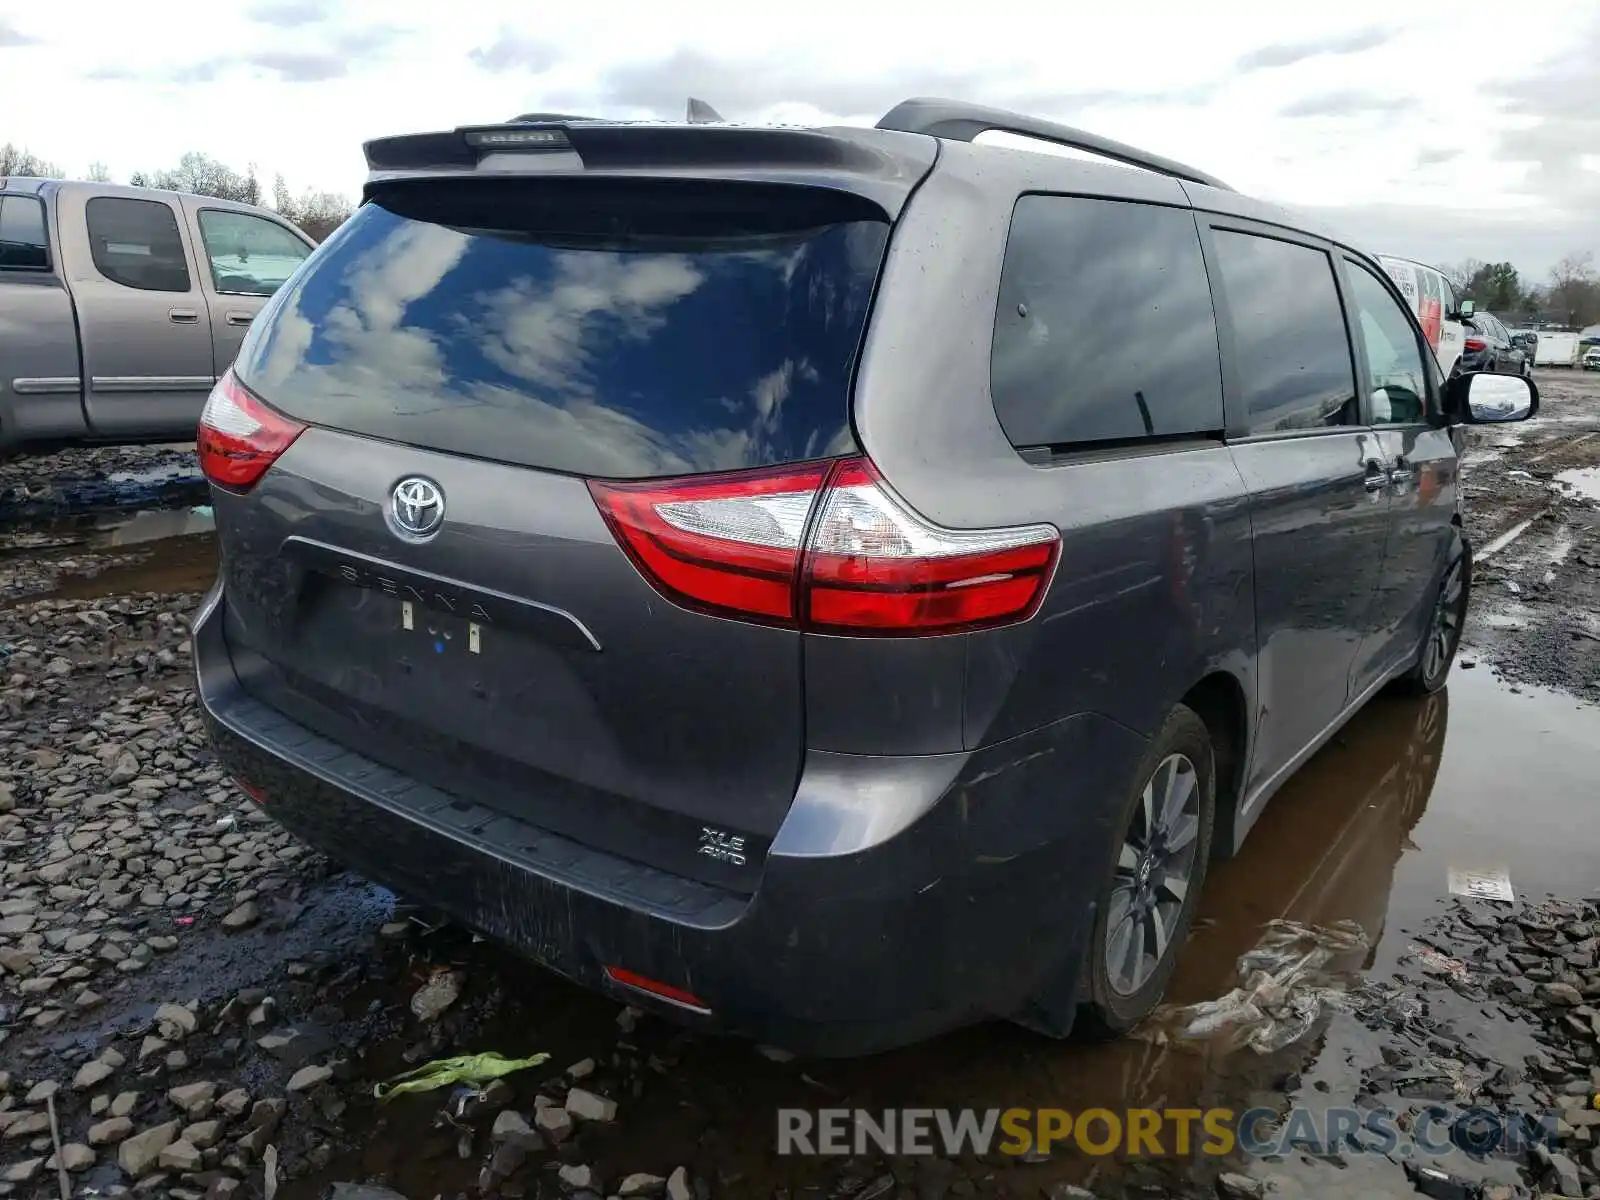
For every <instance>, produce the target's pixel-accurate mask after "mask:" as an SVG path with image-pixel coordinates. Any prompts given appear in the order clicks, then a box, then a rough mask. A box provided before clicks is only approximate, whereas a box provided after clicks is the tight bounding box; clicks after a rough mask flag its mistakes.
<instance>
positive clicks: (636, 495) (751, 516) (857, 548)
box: [589, 458, 1061, 636]
mask: <svg viewBox="0 0 1600 1200" xmlns="http://www.w3.org/2000/svg"><path fill="white" fill-rule="evenodd" d="M589 488H590V491H591V492H592V493H593V495H594V498H595V501H596V502H597V503H598V504H599V506H600V511H601V512H602V513H603V514H604V515H605V517H606V520H607V521H608V522H609V523H610V525H611V528H612V530H613V532H614V533H615V534H616V536H617V539H618V541H619V542H620V543H621V544H622V546H623V548H624V549H625V550H627V552H628V554H629V556H630V557H631V558H632V559H633V561H634V563H635V565H636V566H638V567H639V569H640V571H641V572H642V573H643V574H644V576H645V578H646V579H648V580H649V581H650V582H651V583H652V584H653V585H654V586H655V587H656V588H657V590H659V591H661V592H662V593H663V594H664V595H666V596H667V597H668V598H669V599H672V600H676V601H677V602H679V603H682V604H685V605H687V606H688V607H691V608H697V609H700V610H702V611H709V612H717V613H725V614H727V615H730V616H738V617H743V618H745V619H747V620H750V619H753V620H759V621H765V622H768V623H772V624H782V625H798V626H800V627H802V628H805V629H811V630H815V631H817V632H830V633H841V634H858V635H860V634H874V635H879V636H895V635H899V636H906V635H915V634H931V633H953V632H957V631H965V630H972V629H982V628H988V627H992V626H996V625H1006V624H1011V623H1013V622H1016V621H1022V620H1026V619H1027V618H1028V617H1030V616H1032V615H1033V612H1034V610H1035V609H1036V608H1037V607H1038V605H1039V601H1040V599H1041V598H1042V597H1043V595H1044V591H1045V587H1046V585H1047V584H1048V582H1049V578H1050V572H1051V570H1052V568H1053V567H1054V566H1055V561H1056V556H1057V554H1058V553H1059V550H1060V545H1061V542H1060V537H1059V535H1058V534H1057V532H1056V530H1055V527H1054V526H1051V525H1026V526H1018V527H1011V528H1005V529H981V530H966V529H945V528H943V527H941V526H938V525H934V524H932V523H930V522H928V521H926V520H924V519H923V518H922V517H920V516H919V515H917V514H916V513H915V512H913V511H912V510H911V509H910V508H909V507H907V506H906V505H905V504H904V503H903V502H902V501H901V500H900V499H899V498H898V497H897V496H895V495H894V494H893V493H892V492H891V491H889V489H888V488H887V486H886V485H885V484H884V482H883V480H882V479H881V478H880V477H879V476H878V474H877V472H876V471H875V470H874V469H873V467H872V464H871V463H870V462H868V461H867V460H866V459H865V458H849V459H843V460H841V461H838V462H835V463H833V464H831V466H830V465H829V464H815V465H811V466H805V467H791V468H783V469H780V470H762V471H751V472H738V473H733V474H727V475H715V476H698V477H695V478H692V479H685V480H669V481H666V482H652V483H640V484H634V483H598V482H595V483H591V484H590V485H589ZM813 510H815V516H814V518H813ZM808 522H810V524H809V532H808Z"/></svg>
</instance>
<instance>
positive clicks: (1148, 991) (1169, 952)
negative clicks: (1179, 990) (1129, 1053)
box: [1076, 705, 1216, 1037]
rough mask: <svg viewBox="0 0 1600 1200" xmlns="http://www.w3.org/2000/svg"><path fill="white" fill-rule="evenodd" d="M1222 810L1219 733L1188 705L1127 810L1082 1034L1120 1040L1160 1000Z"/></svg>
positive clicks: (1092, 946)
mask: <svg viewBox="0 0 1600 1200" xmlns="http://www.w3.org/2000/svg"><path fill="white" fill-rule="evenodd" d="M1215 806H1216V761H1215V755H1214V754H1213V751H1212V746H1211V735H1210V732H1209V731H1208V730H1207V729H1206V725H1205V722H1204V721H1202V720H1201V719H1200V718H1199V717H1198V716H1197V715H1196V714H1195V713H1194V711H1193V710H1192V709H1189V708H1187V707H1185V706H1183V705H1179V706H1178V707H1177V708H1175V709H1173V710H1172V713H1171V715H1170V716H1168V717H1167V719H1166V722H1165V723H1164V724H1163V725H1162V727H1161V730H1160V732H1159V733H1157V734H1156V736H1155V738H1154V739H1153V740H1152V741H1151V743H1150V749H1149V750H1148V751H1147V752H1146V754H1145V757H1144V760H1143V761H1142V762H1141V763H1140V766H1139V769H1138V771H1137V772H1136V773H1135V775H1134V783H1133V786H1132V788H1131V789H1130V791H1129V795H1128V797H1127V800H1126V801H1125V802H1124V804H1123V806H1122V809H1121V812H1120V817H1121V823H1120V825H1119V827H1118V828H1119V829H1120V830H1121V832H1120V833H1119V835H1118V838H1117V844H1116V847H1115V849H1114V851H1113V856H1112V860H1111V863H1110V864H1109V868H1108V870H1107V874H1106V879H1105V882H1104V884H1103V885H1102V887H1101V891H1100V898H1099V903H1098V905H1097V906H1096V912H1095V922H1094V930H1093V933H1092V935H1091V937H1090V940H1089V947H1088V954H1087V961H1086V962H1085V964H1084V970H1085V973H1086V978H1085V984H1084V987H1085V1000H1084V1003H1083V1004H1082V1006H1081V1007H1080V1009H1079V1012H1078V1021H1077V1026H1076V1029H1077V1031H1078V1032H1080V1033H1082V1034H1084V1035H1086V1036H1089V1037H1116V1036H1119V1035H1121V1034H1123V1033H1126V1032H1127V1031H1128V1030H1130V1029H1132V1028H1133V1027H1134V1026H1135V1025H1137V1024H1138V1023H1139V1022H1140V1021H1142V1020H1144V1018H1145V1017H1146V1016H1148V1015H1149V1014H1150V1011H1151V1010H1152V1009H1153V1008H1155V1006H1156V1005H1157V1004H1158V1003H1159V1002H1160V1000H1161V997H1162V994H1163V993H1164V992H1165V991H1166V988H1167V982H1168V980H1170V979H1171V978H1172V972H1173V970H1174V969H1175V968H1176V966H1177V963H1178V949H1179V947H1180V946H1182V945H1183V943H1184V940H1185V939H1186V938H1187V937H1188V934H1189V927H1190V925H1191V924H1193V921H1194V910H1195V906H1196V904H1197V903H1198V902H1199V898H1200V889H1201V887H1202V886H1203V885H1204V883H1205V877H1206V865H1207V862H1208V860H1209V859H1210V857H1211V831H1212V825H1213V817H1214V810H1215Z"/></svg>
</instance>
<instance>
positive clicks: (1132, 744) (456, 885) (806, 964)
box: [194, 591, 1144, 1056]
mask: <svg viewBox="0 0 1600 1200" xmlns="http://www.w3.org/2000/svg"><path fill="white" fill-rule="evenodd" d="M223 603H225V601H224V600H223V599H222V597H221V594H220V591H214V592H213V593H212V595H211V596H209V597H208V598H207V600H206V603H205V605H204V606H203V607H202V609H201V611H200V613H199V614H198V615H197V618H196V621H195V631H194V657H195V666H196V671H197V676H198V682H199V695H200V700H201V704H202V708H203V711H204V714H205V717H206V721H207V724H208V727H209V729H210V732H211V736H212V739H213V743H214V745H215V747H216V750H217V753H218V755H219V757H220V758H221V760H222V761H223V763H224V765H225V766H226V767H227V769H228V770H229V771H230V772H232V773H233V774H234V775H235V776H236V777H238V778H239V779H241V780H244V781H247V782H248V783H250V784H251V785H253V786H254V787H256V788H259V789H260V790H261V791H262V792H263V793H264V794H265V796H266V797H267V803H266V811H267V812H268V813H269V814H270V815H272V816H273V817H274V818H275V819H277V820H278V821H279V822H280V823H282V824H283V825H284V826H285V827H287V828H288V829H290V830H291V831H293V832H294V833H296V834H297V835H298V836H300V837H301V838H303V839H304V840H305V841H307V842H309V843H310V844H312V845H313V846H316V847H317V848H319V849H321V850H323V851H325V852H327V853H328V854H329V855H330V856H331V857H333V858H334V859H336V860H338V861H340V862H342V863H344V864H346V865H348V866H350V867H352V868H353V869H355V870H357V871H359V872H361V873H362V874H363V875H366V876H367V877H368V878H371V879H372V880H374V881H376V882H378V883H381V884H384V885H385V886H388V887H391V888H393V889H394V890H395V891H397V892H399V893H401V894H403V895H405V896H407V897H408V898H410V899H413V900H416V901H419V902H422V903H426V904H429V905H432V906H435V907H437V908H439V909H441V910H442V911H444V912H446V913H448V914H449V915H450V916H452V917H453V918H454V919H456V920H458V921H460V922H461V923H462V924H464V925H466V926H468V927H470V928H472V929H475V930H477V931H479V932H482V933H484V934H485V935H487V936H489V937H492V938H495V939H497V940H500V941H503V942H506V943H509V944H510V945H512V946H513V947H515V948H516V949H518V950H520V951H522V952H523V953H525V954H528V955H529V956H531V957H533V958H534V959H536V960H537V961H539V962H540V963H542V964H544V965H545V966H547V967H549V968H551V969H553V970H555V971H557V972H559V973H560V974H563V975H565V976H568V977H569V978H571V979H574V980H576V981H578V982H580V983H582V984H585V985H587V986H590V987H593V988H595V989H596V990H600V991H604V992H608V993H610V994H611V995H613V996H615V997H616V998H617V999H619V1000H626V1001H628V1002H630V1003H637V1004H640V1005H641V1006H642V1007H645V1008H649V1009H653V1010H656V1011H660V1012H663V1013H665V1014H667V1015H670V1016H673V1017H675V1018H678V1019H680V1020H683V1021H686V1022H688V1023H690V1024H694V1025H698V1026H703V1027H706V1028H712V1029H717V1030H722V1031H726V1032H730V1033H735V1034H740V1035H745V1036H749V1037H753V1038H758V1039H760V1040H763V1041H767V1042H771V1043H774V1044H777V1045H782V1046H785V1047H788V1048H790V1049H793V1050H795V1051H798V1052H801V1053H808V1054H817V1055H829V1056H844V1055H855V1054H863V1053H871V1052H874V1051H877V1050H882V1049H888V1048H890V1047H893V1046H896V1045H902V1044H906V1043H909V1042H913V1041H918V1040H921V1039H923V1038H926V1037H929V1036H932V1035H934V1034H936V1033H939V1032H942V1031H944V1030H947V1029H950V1028H954V1027H956V1026H959V1025H962V1024H967V1023H971V1022H974V1021H978V1020H982V1019H985V1018H987V1017H997V1016H1009V1015H1013V1014H1016V1013H1018V1012H1020V1011H1021V1010H1022V1009H1023V1008H1024V1007H1025V1006H1028V1005H1029V1004H1030V1002H1032V1001H1034V1000H1035V999H1036V997H1038V996H1039V994H1040V993H1041V991H1046V990H1047V991H1048V992H1049V994H1050V995H1052V996H1055V997H1058V998H1059V997H1061V996H1070V995H1072V993H1073V989H1074V988H1075V979H1076V964H1077V963H1078V961H1079V959H1080V958H1081V957H1082V945H1083V941H1084V939H1085V937H1086V935H1087V931H1088V929H1089V928H1090V923H1091V919H1092V915H1093V896H1094V894H1095V893H1096V891H1097V890H1098V884H1099V882H1100V880H1101V879H1102V878H1103V873H1104V871H1105V868H1106V864H1107V863H1108V861H1109V855H1110V853H1111V846H1112V841H1113V835H1112V829H1111V827H1112V824H1113V817H1112V813H1113V811H1114V810H1115V809H1116V807H1117V798H1118V797H1120V795H1121V794H1122V792H1123V790H1124V788H1125V786H1126V780H1127V778H1128V776H1129V774H1130V773H1131V771H1132V770H1133V766H1134V764H1135V762H1136V761H1137V759H1138V756H1139V755H1140V753H1142V751H1143V749H1144V745H1143V742H1142V740H1141V739H1140V738H1139V737H1138V736H1137V735H1136V734H1134V733H1133V732H1131V731H1129V730H1127V729H1125V728H1124V727H1122V726H1120V725H1118V724H1116V723H1115V722H1112V721H1109V720H1106V719H1104V718H1101V717H1098V716H1093V715H1084V716H1079V717H1074V718H1070V719H1068V720H1066V721H1063V722H1060V723H1058V724H1056V725H1053V726H1050V727H1047V728H1046V729H1042V730H1038V731H1035V732H1034V733H1031V734H1028V735H1025V736H1023V737H1019V738H1015V739H1011V740H1010V741H1007V742H1005V743H1002V744H1000V745H997V746H992V747H988V748H986V749H984V750H980V751H976V752H973V753H969V754H955V755H932V756H921V757H907V758H899V759H885V758H873V757H868V756H861V755H836V754H819V753H816V752H812V753H810V754H808V755H807V759H806V767H805V770H804V772H803V776H802V779H801V781H800V784H799V787H798V789H797V795H796V799H795V803H794V806H793V808H792V809H791V811H790V813H789V816H788V818H787V820H786V821H785V824H784V826H783V828H782V829H781V830H780V831H779V834H778V836H777V838H776V839H775V841H774V843H773V846H772V849H771V851H770V852H769V853H768V855H767V858H766V861H765V864H764V867H763V872H762V877H761V883H760V885H759V887H758V888H757V890H756V893H755V894H754V895H753V896H746V895H741V894H737V893H733V892H728V891H724V890H721V889H718V888H715V887H711V886H709V885H706V884H703V883H699V882H696V881H693V880H688V879H684V878H682V877H679V876H675V875H670V874H668V873H666V872H663V871H660V870H657V869H655V868H653V867H649V866H646V865H642V864H639V863H635V862H630V861H627V860H624V859H621V858H618V857H615V856H613V855H609V854H605V853H601V852H598V851H595V850H593V849H591V848H588V847H585V846H582V845H580V844H578V843H576V842H572V841H569V840H567V839H565V838H559V837H555V836H553V835H551V834H549V833H547V832H545V831H543V830H540V829H537V828H535V827H533V826H531V825H529V824H527V823H525V822H522V821H518V820H515V819H513V818H511V817H508V816H505V815H503V814H501V813H499V812H496V811H494V810H491V809H488V808H484V807H482V806H480V805H478V804H475V803H474V802H473V800H472V798H471V797H469V796H453V795H448V794H446V793H443V792H439V791H436V790H434V789H432V788H429V787H426V786H423V785H419V784H417V783H416V782H415V781H414V780H411V779H409V778H407V777H405V776H402V775H400V774H399V773H398V772H395V771H392V770H390V769H389V768H387V767H385V766H383V765H381V764H379V763H376V762H374V761H372V760H370V759H366V758H363V757H361V756H358V755H356V754H353V753H351V752H349V751H347V750H345V749H344V748H343V747H341V746H339V745H338V744H336V743H334V742H331V741H329V740H328V739H326V738H324V737H322V736H320V735H319V734H317V733H316V732H314V731H312V730H310V729H307V728H305V727H304V726H301V725H297V724H295V723H294V722H293V721H291V720H289V719H288V718H287V717H285V716H283V715H282V714H281V713H279V712H277V710H275V709H272V708H270V707H268V706H267V705H264V704H262V703H260V702H259V701H257V700H255V699H254V698H252V697H251V696H250V695H249V694H248V693H247V692H246V691H245V690H244V688H243V687H242V686H241V685H240V683H239V680H238V677H237V675H236V674H235V673H234V670H233V665H232V660H231V656H230V654H229V650H228V647H227V644H226V640H225V638H224V635H223V629H222V626H223V621H222V619H221V609H222V605H223ZM607 966H617V967H622V968H625V969H626V970H628V971H632V972H636V973H638V974H641V975H644V976H646V977H648V978H650V979H654V980H659V981H662V982H664V983H667V984H669V985H672V986H674V987H677V988H681V989H684V990H686V991H688V992H691V993H693V994H694V995H695V996H697V997H699V998H700V999H701V1000H703V1002H704V1004H705V1006H706V1007H707V1008H708V1009H709V1010H710V1011H709V1012H700V1011H696V1010H693V1009H689V1008H685V1007H682V1006H679V1005H675V1004H672V1003H671V1002H669V1001H666V1000H659V999H655V998H653V997H651V996H649V995H647V994H644V993H640V992H638V991H635V990H633V989H630V988H625V987H623V986H622V985H619V984H617V983H616V982H614V981H613V980H611V979H610V978H609V976H608V975H607V974H606V971H605V968H606V967H607ZM1051 1015H1052V1018H1053V1020H1052V1023H1053V1024H1054V1025H1056V1027H1058V1028H1059V1027H1061V1026H1062V1024H1063V1023H1064V1022H1065V1021H1069V1020H1070V1007H1068V1008H1067V1009H1066V1011H1065V1013H1059V1012H1058V1013H1054V1014H1051Z"/></svg>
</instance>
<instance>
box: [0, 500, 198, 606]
mask: <svg viewBox="0 0 1600 1200" xmlns="http://www.w3.org/2000/svg"><path fill="white" fill-rule="evenodd" d="M216 570H217V551H216V537H215V522H214V520H213V518H212V515H211V509H210V508H209V507H207V506H204V505H198V506H192V507H179V508H155V509H142V510H134V511H132V512H99V513H77V514H75V515H73V516H70V517H59V518H55V519H48V520H31V521H17V522H11V523H8V524H7V525H6V526H5V528H4V529H3V530H0V605H6V604H14V603H17V602H19V601H21V600H24V599H27V600H40V599H73V600H84V599H95V598H98V597H102V596H117V595H128V594H132V593H138V592H167V593H172V592H197V591H203V590H205V589H206V588H207V587H209V586H210V585H211V581H212V580H213V579H214V578H215V577H216Z"/></svg>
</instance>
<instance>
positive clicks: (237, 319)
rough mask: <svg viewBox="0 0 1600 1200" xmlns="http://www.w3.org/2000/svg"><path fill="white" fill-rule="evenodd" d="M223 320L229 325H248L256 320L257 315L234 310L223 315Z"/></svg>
mask: <svg viewBox="0 0 1600 1200" xmlns="http://www.w3.org/2000/svg"><path fill="white" fill-rule="evenodd" d="M222 319H223V320H224V321H226V322H227V323H228V324H229V325H248V324H250V322H251V321H254V320H255V319H256V315H255V313H252V312H244V311H242V310H240V309H237V308H236V309H232V310H230V311H229V312H226V313H224V314H223V315H222Z"/></svg>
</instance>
